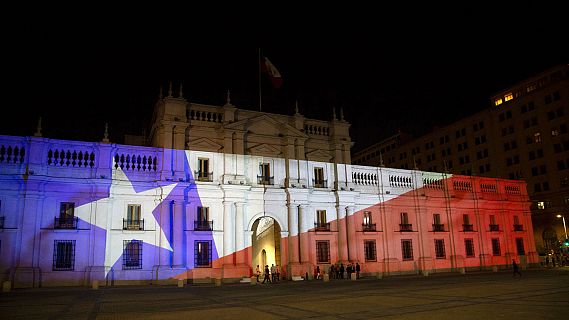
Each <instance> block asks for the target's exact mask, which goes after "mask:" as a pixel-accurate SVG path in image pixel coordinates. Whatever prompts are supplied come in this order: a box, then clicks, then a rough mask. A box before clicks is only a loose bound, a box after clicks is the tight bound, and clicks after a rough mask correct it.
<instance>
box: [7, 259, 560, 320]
mask: <svg viewBox="0 0 569 320" xmlns="http://www.w3.org/2000/svg"><path fill="white" fill-rule="evenodd" d="M522 273H523V276H522V277H521V278H520V277H513V276H512V273H511V272H507V271H503V272H497V273H492V272H475V273H467V274H464V275H462V274H459V273H453V274H449V273H446V274H433V275H431V276H429V277H422V276H418V275H417V276H394V277H388V278H384V279H381V280H378V279H372V278H369V279H361V280H358V281H350V280H331V281H330V282H328V283H325V282H323V281H321V280H319V281H299V282H292V281H283V282H280V283H276V284H264V285H250V284H224V285H223V286H221V287H215V286H213V285H209V284H203V285H186V286H185V287H183V288H178V287H176V286H115V287H106V288H105V287H101V288H99V289H98V290H92V289H90V288H85V287H82V288H77V287H75V288H38V289H19V290H14V291H12V292H9V293H2V294H1V295H0V319H216V320H222V319H350V320H356V319H567V317H568V312H569V267H565V268H556V269H547V270H523V271H522Z"/></svg>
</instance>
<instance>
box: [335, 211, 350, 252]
mask: <svg viewBox="0 0 569 320" xmlns="http://www.w3.org/2000/svg"><path fill="white" fill-rule="evenodd" d="M336 213H337V216H338V217H337V220H336V221H338V260H339V261H340V262H343V263H346V262H347V259H348V233H347V227H346V210H345V209H344V208H343V207H342V206H339V205H337V206H336Z"/></svg>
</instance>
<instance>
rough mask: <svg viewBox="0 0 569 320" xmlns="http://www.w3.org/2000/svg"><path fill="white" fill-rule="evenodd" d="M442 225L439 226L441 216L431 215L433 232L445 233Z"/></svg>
mask: <svg viewBox="0 0 569 320" xmlns="http://www.w3.org/2000/svg"><path fill="white" fill-rule="evenodd" d="M444 226H445V225H444V224H441V215H440V214H438V213H435V214H433V231H445V228H444Z"/></svg>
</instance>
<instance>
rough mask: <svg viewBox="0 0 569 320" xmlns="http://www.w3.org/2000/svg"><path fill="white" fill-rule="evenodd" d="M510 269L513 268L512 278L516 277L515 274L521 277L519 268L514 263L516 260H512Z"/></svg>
mask: <svg viewBox="0 0 569 320" xmlns="http://www.w3.org/2000/svg"><path fill="white" fill-rule="evenodd" d="M512 267H513V268H514V277H515V276H516V274H518V275H519V276H520V277H521V276H522V273H521V272H520V267H519V266H518V264H517V263H516V260H513V259H512Z"/></svg>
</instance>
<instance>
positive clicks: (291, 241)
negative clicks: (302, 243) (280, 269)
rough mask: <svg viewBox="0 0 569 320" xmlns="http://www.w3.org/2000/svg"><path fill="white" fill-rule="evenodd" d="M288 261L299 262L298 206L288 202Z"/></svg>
mask: <svg viewBox="0 0 569 320" xmlns="http://www.w3.org/2000/svg"><path fill="white" fill-rule="evenodd" d="M287 206H288V261H289V262H290V263H299V262H300V260H299V252H298V246H299V239H298V206H297V205H295V204H290V203H289V204H288V205H287Z"/></svg>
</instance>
